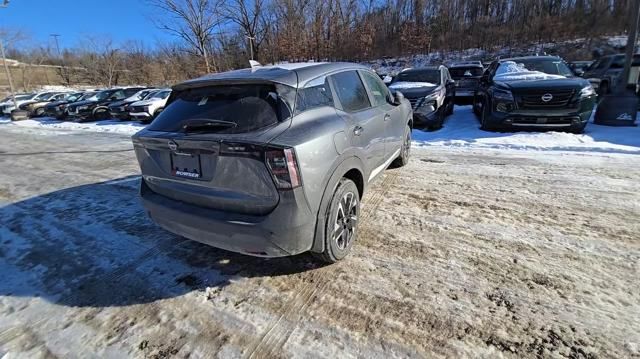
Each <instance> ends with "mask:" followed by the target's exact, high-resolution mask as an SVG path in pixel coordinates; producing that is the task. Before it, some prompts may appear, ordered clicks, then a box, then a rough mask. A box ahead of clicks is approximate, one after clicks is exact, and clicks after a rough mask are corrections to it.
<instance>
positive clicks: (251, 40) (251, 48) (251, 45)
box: [245, 35, 256, 60]
mask: <svg viewBox="0 0 640 359" xmlns="http://www.w3.org/2000/svg"><path fill="white" fill-rule="evenodd" d="M245 37H246V38H247V39H249V49H250V51H251V60H253V40H255V39H256V38H255V37H254V36H249V35H246V36H245Z"/></svg>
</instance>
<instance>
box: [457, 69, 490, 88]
mask: <svg viewBox="0 0 640 359" xmlns="http://www.w3.org/2000/svg"><path fill="white" fill-rule="evenodd" d="M482 72H483V69H482V67H478V66H469V67H452V68H449V74H451V78H453V80H455V82H456V87H458V88H461V89H462V88H464V89H475V88H476V87H477V85H478V83H479V82H480V77H482Z"/></svg>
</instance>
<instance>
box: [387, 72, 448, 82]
mask: <svg viewBox="0 0 640 359" xmlns="http://www.w3.org/2000/svg"><path fill="white" fill-rule="evenodd" d="M401 81H402V82H428V83H430V84H433V85H439V84H440V70H412V71H405V72H401V73H399V74H398V76H396V77H395V78H394V79H393V82H401Z"/></svg>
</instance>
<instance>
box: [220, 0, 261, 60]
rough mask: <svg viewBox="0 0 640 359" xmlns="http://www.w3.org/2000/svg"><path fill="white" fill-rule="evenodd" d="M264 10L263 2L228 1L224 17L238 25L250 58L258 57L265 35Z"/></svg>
mask: <svg viewBox="0 0 640 359" xmlns="http://www.w3.org/2000/svg"><path fill="white" fill-rule="evenodd" d="M264 8H265V0H251V1H248V0H230V1H228V4H227V6H226V11H225V16H226V18H227V19H229V20H230V21H231V22H233V23H235V24H236V25H238V26H239V27H240V30H241V31H242V32H243V35H244V36H246V37H247V39H248V40H249V47H250V49H249V51H250V52H251V55H252V58H253V57H255V58H258V57H259V52H260V45H262V42H263V41H264V38H265V35H266V34H267V27H266V26H265V23H264V21H263V20H264V19H263V11H264Z"/></svg>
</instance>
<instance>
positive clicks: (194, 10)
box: [149, 0, 225, 72]
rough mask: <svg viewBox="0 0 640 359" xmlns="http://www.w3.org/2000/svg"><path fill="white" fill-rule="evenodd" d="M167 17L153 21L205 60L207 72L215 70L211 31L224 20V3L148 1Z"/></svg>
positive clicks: (208, 1)
mask: <svg viewBox="0 0 640 359" xmlns="http://www.w3.org/2000/svg"><path fill="white" fill-rule="evenodd" d="M149 1H150V2H151V3H152V4H153V5H154V6H156V7H157V8H158V9H160V10H161V11H162V12H164V13H165V14H168V15H169V18H162V19H154V21H155V23H156V24H157V26H158V27H159V28H160V29H163V30H166V31H168V32H170V33H172V34H174V35H175V36H177V37H178V38H180V39H182V40H183V41H185V42H186V43H187V44H189V46H190V47H191V48H192V49H193V51H195V52H196V53H197V54H198V55H200V56H201V57H202V58H203V59H204V64H205V70H206V71H207V72H212V70H213V71H217V66H216V63H215V58H214V57H212V56H211V55H212V54H211V48H212V42H213V41H212V40H213V36H214V30H215V29H216V28H217V27H218V26H220V25H221V24H222V23H223V22H224V21H225V18H224V17H223V16H222V14H221V11H220V9H221V8H222V4H223V0H149Z"/></svg>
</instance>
